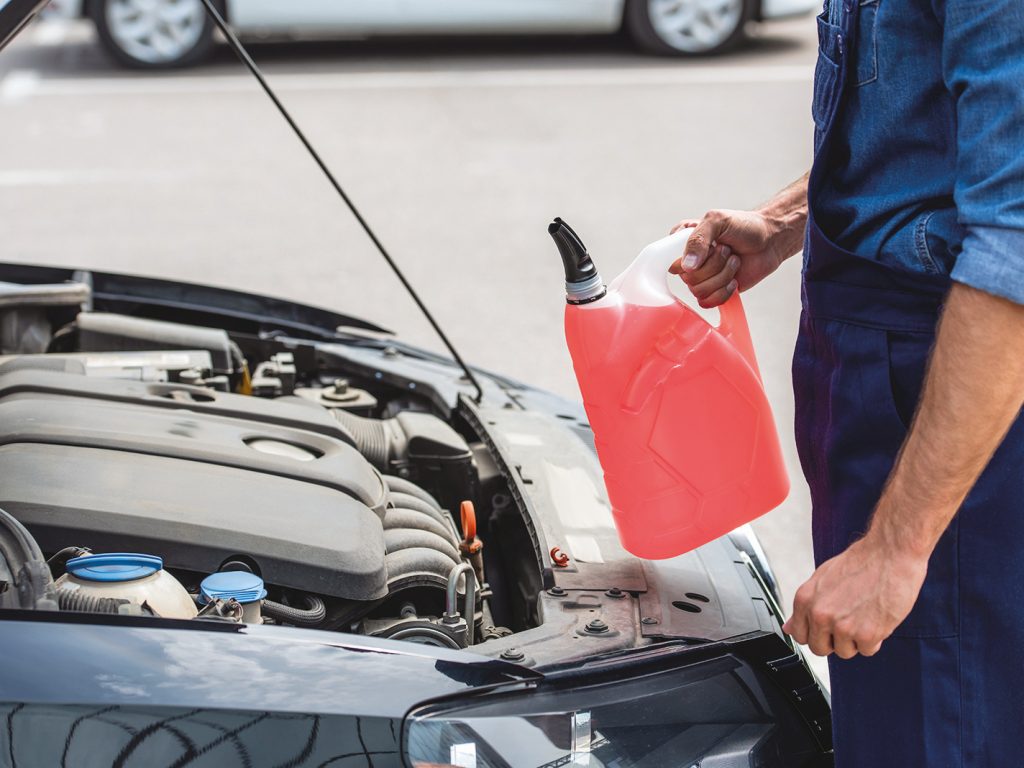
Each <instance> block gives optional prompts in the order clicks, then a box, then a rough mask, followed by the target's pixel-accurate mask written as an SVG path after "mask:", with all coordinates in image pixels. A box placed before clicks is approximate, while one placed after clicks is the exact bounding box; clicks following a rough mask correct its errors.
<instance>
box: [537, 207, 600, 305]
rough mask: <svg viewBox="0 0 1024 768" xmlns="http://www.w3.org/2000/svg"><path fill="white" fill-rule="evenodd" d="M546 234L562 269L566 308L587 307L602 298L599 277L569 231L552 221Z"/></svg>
mask: <svg viewBox="0 0 1024 768" xmlns="http://www.w3.org/2000/svg"><path fill="white" fill-rule="evenodd" d="M548 234H549V235H551V237H552V239H553V240H554V241H555V246H556V247H557V248H558V255H559V256H561V257H562V266H563V267H564V268H565V294H566V296H565V300H566V301H568V302H569V303H570V304H588V303H590V302H591V301H597V300H598V299H600V298H601V297H602V296H604V295H605V293H606V290H605V287H604V283H602V282H601V275H600V274H598V271H597V267H595V266H594V262H593V260H592V259H591V258H590V254H589V253H588V252H587V247H586V246H585V245H584V244H583V241H582V240H580V237H579V235H577V234H576V233H575V232H574V231H573V229H572V227H570V226H569V225H568V224H566V223H565V222H564V221H562V220H561V219H555V220H554V221H553V222H551V224H549V225H548Z"/></svg>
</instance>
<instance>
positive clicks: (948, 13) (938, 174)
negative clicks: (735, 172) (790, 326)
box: [813, 0, 1024, 304]
mask: <svg viewBox="0 0 1024 768" xmlns="http://www.w3.org/2000/svg"><path fill="white" fill-rule="evenodd" d="M830 6H831V7H830ZM841 13H842V0H830V2H829V1H828V0H827V2H826V9H825V13H823V14H822V17H823V18H826V19H828V20H829V21H832V22H833V23H838V21H839V15H840V14H841ZM827 55H828V53H827V52H819V56H827ZM849 55H851V56H852V57H853V61H852V62H851V66H852V67H853V69H852V70H851V76H850V77H849V78H848V81H847V82H848V85H847V91H846V94H845V103H844V106H843V108H842V111H841V113H840V115H839V117H838V123H837V125H836V127H835V129H834V132H833V139H832V141H831V144H830V148H829V155H828V157H827V158H825V160H826V162H827V163H828V173H827V178H825V180H824V183H823V184H821V186H820V187H819V189H818V194H817V197H816V198H815V200H814V201H813V204H814V206H815V208H814V210H815V218H816V220H818V222H819V224H820V225H821V226H822V228H823V229H824V231H825V232H826V234H828V235H829V237H830V238H831V239H832V240H833V241H835V242H836V244H837V245H839V246H841V247H843V248H846V249H847V250H851V251H854V252H855V253H858V254H859V255H861V256H864V257H869V258H875V259H878V260H881V261H883V262H885V263H888V264H892V265H897V266H902V267H904V268H908V269H910V270H914V271H921V272H929V273H934V274H943V275H949V276H951V277H952V279H953V280H956V281H958V282H962V283H966V284H968V285H971V286H973V287H975V288H978V289H980V290H983V291H986V292H988V293H992V294H996V295H998V296H1002V297H1005V298H1008V299H1010V300H1012V301H1015V302H1017V303H1020V304H1024V0H860V9H859V26H858V33H857V39H856V42H855V45H854V47H853V50H852V51H849ZM818 111H819V109H817V108H816V109H815V110H814V112H815V114H814V119H815V125H816V134H817V135H816V142H815V144H816V146H817V142H818V140H820V134H821V122H822V119H823V115H820V114H817V112H818Z"/></svg>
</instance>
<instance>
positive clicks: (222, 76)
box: [0, 17, 815, 603]
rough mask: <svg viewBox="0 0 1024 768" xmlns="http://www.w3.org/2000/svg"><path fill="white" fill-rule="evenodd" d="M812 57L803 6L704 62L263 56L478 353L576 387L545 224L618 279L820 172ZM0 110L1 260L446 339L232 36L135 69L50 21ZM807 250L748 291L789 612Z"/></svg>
mask: <svg viewBox="0 0 1024 768" xmlns="http://www.w3.org/2000/svg"><path fill="white" fill-rule="evenodd" d="M814 45H815V28H814V22H813V19H812V18H811V17H807V18H804V19H799V20H795V21H789V22H783V23H776V24H772V25H765V26H763V27H762V28H761V29H759V30H756V31H755V33H754V38H753V39H752V40H751V41H750V43H749V44H748V45H746V46H744V47H743V49H742V50H740V51H737V52H735V53H732V54H729V55H726V56H722V57H718V58H714V59H709V60H702V61H676V60H671V59H655V58H649V57H644V56H640V55H637V54H636V53H634V52H633V50H632V49H631V48H630V47H629V46H628V44H626V43H624V42H623V41H620V40H618V39H615V38H592V39H573V38H569V39H566V38H559V39H552V40H539V39H532V40H522V39H519V40H509V39H497V40H473V41H465V40H463V41H457V40H416V41H387V42H384V41H376V42H355V43H353V42H348V43H314V44H301V45H300V44H287V45H282V44H278V45H266V44H264V45H260V46H256V47H255V48H254V55H255V57H256V59H257V60H258V61H260V62H262V63H263V64H264V65H265V69H266V71H267V73H268V75H269V76H270V80H271V82H272V83H274V84H276V85H277V87H278V89H279V91H280V93H281V95H282V97H283V99H284V101H285V102H286V103H287V104H288V106H289V107H290V108H291V109H292V110H293V112H294V115H295V116H296V118H297V119H298V121H299V122H300V124H301V125H302V126H303V127H304V128H305V130H306V131H307V132H308V134H309V136H310V138H311V139H312V140H313V142H314V143H315V144H316V146H317V147H318V148H319V149H320V151H321V152H322V154H323V156H324V157H325V159H326V161H327V162H328V163H329V165H330V166H331V167H332V168H333V169H334V170H335V172H336V173H337V175H338V177H339V178H340V179H341V180H342V182H343V184H344V185H345V186H346V187H347V188H348V190H349V192H350V193H351V195H352V196H353V197H354V198H355V200H356V201H357V202H358V204H359V205H360V206H361V208H362V209H363V212H364V213H365V215H366V218H367V219H368V220H369V221H370V222H371V223H372V225H373V226H374V227H375V228H376V229H377V231H378V233H379V235H380V237H381V238H382V240H383V241H384V242H385V243H386V244H387V245H388V246H389V248H390V249H391V250H392V251H393V253H394V254H395V256H396V257H397V259H398V260H399V261H400V263H401V264H402V265H403V267H404V268H405V269H406V271H407V273H408V275H409V277H410V278H411V280H412V281H413V283H414V285H416V286H417V287H418V288H419V289H420V291H421V293H422V295H423V297H424V298H425V300H426V302H427V304H428V306H429V307H431V308H432V309H433V311H434V312H435V313H436V315H437V317H438V318H439V319H440V321H441V322H442V324H443V325H444V327H445V328H447V329H448V332H449V335H450V336H451V338H452V339H453V341H454V342H455V343H456V345H457V346H458V347H459V348H460V350H461V351H462V352H463V353H464V355H465V356H466V357H467V358H469V359H470V360H471V361H473V362H474V363H476V364H479V365H480V366H482V367H485V368H489V369H492V370H496V371H500V372H503V373H506V374H509V375H511V376H513V377H516V378H520V379H522V380H525V381H529V382H532V383H534V384H537V385H540V386H543V387H546V388H549V389H551V390H554V391H556V392H559V393H561V394H563V395H567V396H571V397H577V396H578V393H577V390H576V385H575V380H574V378H573V373H572V369H571V366H570V362H569V358H568V354H567V352H566V349H565V344H564V341H563V337H562V328H561V314H562V308H563V302H562V293H561V290H562V289H561V276H560V271H559V262H558V259H557V258H556V255H555V252H554V250H553V248H552V244H551V242H550V241H549V239H548V236H547V234H546V225H547V223H548V222H549V221H550V219H551V218H552V217H553V216H556V215H559V216H562V217H564V218H565V219H566V220H567V221H569V222H570V223H571V224H572V225H573V226H574V227H575V228H576V230H577V231H578V232H579V233H580V234H581V235H582V236H583V238H584V240H585V242H586V243H587V244H588V246H589V248H590V250H591V253H592V254H593V256H594V258H595V260H596V261H597V263H598V266H599V267H600V269H601V270H602V272H603V273H604V274H605V275H606V276H609V277H610V276H613V275H614V274H616V273H617V272H618V271H619V270H621V269H622V268H623V267H625V266H626V265H627V264H628V263H629V261H630V260H631V259H632V258H633V257H634V256H635V254H636V253H637V251H638V250H639V249H640V248H641V247H642V246H643V245H645V244H646V243H648V242H650V241H652V240H655V239H657V238H659V237H661V236H662V235H663V234H665V233H666V232H667V231H668V229H669V227H670V226H671V225H672V224H673V223H674V222H675V221H677V220H678V219H679V218H681V217H684V216H695V215H700V214H701V213H703V212H704V211H705V210H706V209H708V208H711V207H733V208H741V207H747V206H753V205H756V204H757V203H759V202H761V201H763V200H764V199H766V198H767V197H769V196H770V195H771V194H772V193H773V192H774V191H775V190H776V189H778V188H780V187H781V186H783V185H785V184H786V183H788V182H789V181H791V180H792V179H794V178H796V177H797V176H799V175H800V174H801V173H802V172H803V171H804V170H806V168H807V166H808V165H809V162H810V153H811V134H812V125H811V120H810V114H809V104H810V95H811V90H810V88H811V77H812V70H813V61H814ZM0 109H2V110H3V121H2V125H3V128H2V138H0V222H2V224H0V226H2V232H3V236H2V258H3V259H4V260H7V261H21V262H32V263H52V264H63V265H74V266H83V267H92V268H103V269H109V270H120V271H130V272H137V273H146V274H151V275H157V276H162V277H169V278H180V279H187V280H191V281H201V282H209V283H214V284H218V285H224V286H231V287H234V288H238V289H241V290H250V291H258V292H263V293H271V294H276V295H280V296H284V297H287V298H292V299H298V300H301V301H305V302H309V303H313V304H320V305H323V306H328V307H332V308H336V309H340V310H343V311H345V312H347V313H350V314H354V315H358V316H362V317H365V318H367V319H370V320H373V321H375V322H377V323H379V324H381V325H383V326H386V327H388V328H392V329H394V330H396V331H399V332H400V333H401V334H402V335H403V336H404V337H405V338H407V339H409V340H410V341H413V342H416V343H420V344H424V345H426V346H430V347H434V348H437V347H438V345H437V342H436V340H435V339H434V337H433V335H432V333H431V331H430V329H429V327H428V326H427V325H426V323H425V322H424V321H423V320H422V318H421V317H420V316H419V315H418V313H417V311H416V308H415V307H414V305H413V304H412V302H411V301H410V300H409V299H408V298H407V297H406V296H405V295H404V294H403V292H402V289H401V287H400V286H399V284H398V283H397V281H396V280H395V279H394V277H393V276H392V275H391V274H390V273H389V272H388V271H387V269H386V267H385V266H384V265H383V263H382V262H381V260H380V259H379V257H378V256H377V255H376V254H375V252H374V251H373V250H372V248H371V247H370V244H369V243H368V242H367V240H366V238H365V237H364V236H363V234H362V233H361V231H360V230H359V229H358V227H357V225H356V224H355V222H354V221H353V219H352V217H351V216H350V215H349V214H348V213H347V212H346V211H345V210H344V209H343V207H342V206H341V204H340V203H339V201H338V200H337V199H336V198H335V197H334V196H333V193H332V191H331V190H330V189H329V187H328V185H327V183H326V182H325V180H324V179H323V178H322V177H320V175H319V172H318V171H317V169H316V168H315V167H314V165H313V163H312V162H311V161H310V159H309V158H308V157H307V156H305V154H304V152H303V150H302V149H301V147H300V146H299V144H298V143H297V142H296V141H295V140H294V138H293V137H292V136H291V135H290V134H289V132H288V130H287V128H286V126H285V125H284V123H283V122H282V120H281V119H280V118H279V117H278V115H277V114H275V112H274V111H273V109H272V107H271V105H270V104H269V102H268V101H267V100H266V99H265V98H264V97H263V96H262V95H261V94H260V93H259V91H258V89H257V86H256V84H255V82H254V81H253V80H252V79H251V78H250V77H249V76H248V75H246V74H245V73H244V72H243V71H242V70H241V68H240V65H239V64H238V63H237V62H236V61H235V60H234V58H233V57H232V55H231V53H230V52H229V51H228V50H227V49H226V48H225V49H224V50H221V51H219V52H218V53H217V55H216V56H215V57H214V60H213V61H212V62H211V63H209V64H208V65H205V66H203V67H201V68H199V69H194V70H189V71H185V72H180V73H174V74H171V75H138V74H134V73H126V72H123V71H120V70H117V69H115V68H114V67H112V66H111V65H110V64H109V63H108V62H107V60H106V59H105V58H104V57H103V56H102V54H101V53H100V52H99V50H98V48H97V46H95V45H94V43H93V40H92V32H91V29H90V28H89V27H88V26H86V25H84V24H80V23H79V24H71V25H64V24H60V25H54V24H53V23H52V22H51V23H50V24H38V25H36V26H34V27H33V28H30V29H29V30H27V31H26V34H24V35H23V36H22V38H21V39H20V40H18V41H16V42H15V43H14V44H13V45H12V46H11V47H10V48H9V49H8V50H7V51H5V52H4V53H3V54H2V55H0ZM797 261H798V260H797V259H793V260H791V262H790V263H788V264H787V265H786V266H785V267H784V268H783V269H782V270H780V272H779V273H777V274H776V275H775V276H773V277H771V278H770V279H768V280H767V281H765V282H764V283H763V284H762V285H761V286H759V287H757V288H756V289H755V290H753V291H751V292H750V293H748V294H746V295H745V297H744V301H745V303H746V306H747V310H748V315H749V318H750V322H751V324H752V329H753V334H754V339H755V344H756V347H757V352H758V355H759V358H760V363H761V367H762V371H763V374H764V379H765V383H766V386H767V389H768V393H769V397H770V399H771V401H772V404H773V406H774V408H775V414H776V417H777V420H778V423H779V426H780V431H781V433H782V438H783V442H784V445H785V447H786V451H787V460H788V462H789V466H790V469H791V473H792V477H793V492H792V494H791V496H790V498H789V500H788V501H787V502H786V503H785V504H784V505H783V506H782V507H780V508H779V509H778V510H776V511H774V512H772V513H771V514H769V515H767V516H766V517H764V518H763V519H762V520H760V521H758V523H757V524H756V527H757V530H758V532H759V533H760V534H761V536H762V538H763V541H764V544H765V546H766V549H767V550H768V552H769V556H770V558H771V560H772V562H773V565H774V567H775V569H776V571H777V574H778V577H779V579H780V582H781V584H782V588H783V592H784V598H785V601H786V602H787V603H788V602H789V601H790V600H791V598H792V595H793V592H794V591H795V589H796V587H797V586H799V584H800V583H801V581H802V580H803V579H804V578H806V576H807V575H809V573H810V572H811V567H812V566H811V554H810V523H809V499H808V493H807V489H806V486H805V484H804V482H803V480H802V478H801V476H800V474H799V467H798V464H797V460H796V454H795V449H794V447H793V436H792V418H793V404H792V392H791V387H790V380H789V361H790V354H791V350H792V346H793V341H794V338H795V335H796V324H797V317H798V310H799V289H798V273H799V264H798V263H797ZM697 407H699V406H697Z"/></svg>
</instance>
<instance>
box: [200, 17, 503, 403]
mask: <svg viewBox="0 0 1024 768" xmlns="http://www.w3.org/2000/svg"><path fill="white" fill-rule="evenodd" d="M202 2H203V5H204V6H205V7H206V13H207V15H208V16H209V17H210V18H211V19H213V23H214V24H215V25H216V26H217V29H219V30H220V31H221V34H223V35H224V37H225V39H227V41H228V45H230V46H231V49H232V50H233V51H234V52H235V55H236V56H238V58H239V59H240V60H241V62H242V63H243V64H245V66H246V67H247V68H248V69H249V71H250V72H252V75H253V77H255V78H256V81H257V82H258V83H259V84H260V87H262V88H263V92H264V93H266V94H267V97H268V98H269V99H270V100H271V101H272V102H273V103H274V106H275V107H277V111H278V112H280V113H281V117H283V118H284V119H285V122H286V123H288V125H289V126H290V127H291V129H292V131H293V132H294V133H295V136H296V137H297V138H298V139H299V141H300V142H302V145H303V146H304V147H305V148H306V150H307V151H308V152H309V155H310V157H312V158H313V160H314V162H315V163H316V164H317V165H318V166H319V167H320V170H321V171H323V174H324V176H326V177H327V180H328V181H329V182H330V183H331V186H332V187H334V191H335V192H337V193H338V196H339V197H341V199H342V200H343V201H344V203H345V205H346V206H348V209H349V210H350V211H351V212H352V215H353V216H355V217H356V221H358V222H359V225H360V226H361V227H362V228H363V231H364V232H365V233H366V235H367V237H369V238H370V240H371V242H373V244H374V245H375V246H376V248H377V250H378V251H379V252H380V255H381V256H383V257H384V261H386V262H387V263H388V266H389V267H391V271H392V272H394V273H395V277H397V278H398V280H399V282H400V283H401V284H402V285H403V286H404V287H405V289H406V290H407V291H408V292H409V295H410V296H412V300H413V301H414V302H416V306H417V307H419V309H420V311H421V312H422V313H423V316H424V317H426V318H427V322H429V323H430V325H431V327H432V328H433V329H434V332H435V333H437V335H438V337H439V338H440V339H441V341H442V342H443V343H444V345H445V347H447V349H448V351H449V352H451V354H452V357H453V358H454V359H455V362H456V363H458V364H459V367H461V368H462V372H463V374H464V375H465V377H466V380H467V381H468V382H469V383H470V384H471V385H472V386H473V388H474V389H475V390H476V397H475V398H474V399H475V400H476V402H478V403H479V402H480V401H481V400H482V399H483V396H484V391H483V388H482V387H481V386H480V382H479V381H478V380H477V378H476V376H475V375H474V374H473V371H472V370H471V369H470V367H469V366H468V365H467V364H466V362H465V360H463V359H462V355H460V354H459V353H458V350H456V349H455V345H454V344H452V342H451V340H450V339H449V338H448V336H447V335H446V334H445V332H444V331H443V330H441V326H440V325H438V323H437V320H435V319H434V316H433V315H432V314H430V310H429V309H427V305H426V304H424V303H423V300H422V299H421V298H420V297H419V294H418V293H416V290H415V289H414V288H413V287H412V284H411V283H410V282H409V280H408V279H407V278H406V276H405V274H404V273H403V272H402V270H401V269H400V268H399V266H398V264H397V263H395V260H394V259H393V258H391V254H390V253H388V250H387V249H386V248H385V247H384V244H383V243H382V242H381V241H380V240H379V239H378V237H377V235H376V234H375V233H374V231H373V229H372V228H371V227H370V224H369V222H367V221H366V219H364V218H363V215H362V214H361V213H360V212H359V209H358V208H356V205H355V203H353V202H352V199H351V198H350V197H349V196H348V194H347V193H346V192H345V190H344V189H343V188H342V186H341V184H340V183H339V182H338V180H337V179H336V178H335V177H334V174H333V173H331V170H330V169H329V168H328V167H327V164H326V163H325V162H324V161H323V159H322V158H321V157H320V154H319V153H318V152H317V151H316V150H315V149H314V148H313V145H312V144H311V143H310V142H309V139H307V138H306V134H304V133H303V132H302V129H301V128H299V126H298V123H296V122H295V120H293V119H292V116H291V115H290V114H289V113H288V110H287V109H286V108H285V106H284V104H282V103H281V100H280V99H278V98H277V94H276V93H274V91H273V89H272V88H271V87H270V85H269V84H268V83H267V81H266V79H265V78H264V77H263V73H262V72H260V69H259V67H257V66H256V62H255V61H253V60H252V57H251V56H250V55H249V52H248V51H247V50H245V48H244V47H243V46H242V43H241V42H239V40H238V38H237V37H236V36H235V33H234V32H232V31H231V28H230V27H229V26H228V24H227V22H226V21H225V20H224V17H223V16H221V14H220V11H218V10H217V7H216V6H215V5H214V0H202Z"/></svg>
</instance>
